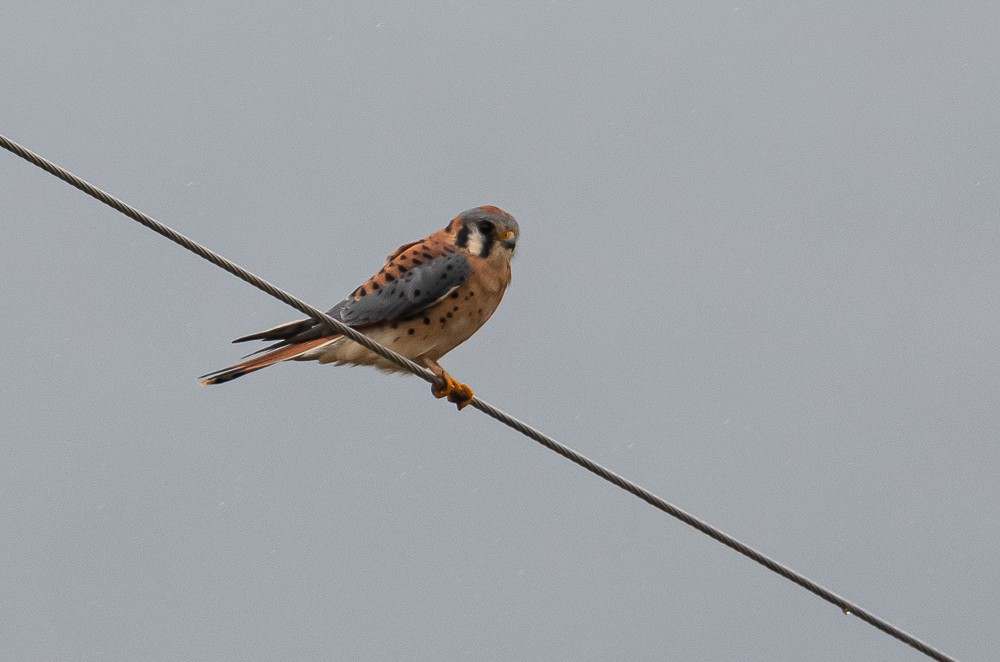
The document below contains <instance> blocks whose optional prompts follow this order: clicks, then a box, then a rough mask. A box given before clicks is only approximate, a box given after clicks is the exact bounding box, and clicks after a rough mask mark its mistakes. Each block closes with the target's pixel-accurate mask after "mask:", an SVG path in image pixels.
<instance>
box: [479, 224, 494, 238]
mask: <svg viewBox="0 0 1000 662" xmlns="http://www.w3.org/2000/svg"><path fill="white" fill-rule="evenodd" d="M494 227H495V226H494V225H493V223H492V222H491V221H480V222H479V231H480V232H481V233H482V234H483V235H484V236H490V235H492V234H493V230H494Z"/></svg>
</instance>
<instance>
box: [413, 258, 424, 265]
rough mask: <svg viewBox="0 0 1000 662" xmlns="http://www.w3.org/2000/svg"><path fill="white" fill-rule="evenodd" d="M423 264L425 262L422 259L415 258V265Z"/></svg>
mask: <svg viewBox="0 0 1000 662" xmlns="http://www.w3.org/2000/svg"><path fill="white" fill-rule="evenodd" d="M421 264H423V261H422V260H418V259H417V258H413V266H415V267H419V266H420V265H421Z"/></svg>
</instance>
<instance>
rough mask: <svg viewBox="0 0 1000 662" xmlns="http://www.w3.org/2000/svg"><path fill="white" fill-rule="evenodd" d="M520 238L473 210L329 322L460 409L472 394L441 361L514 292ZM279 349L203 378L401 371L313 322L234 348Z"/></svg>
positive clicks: (411, 251)
mask: <svg viewBox="0 0 1000 662" xmlns="http://www.w3.org/2000/svg"><path fill="white" fill-rule="evenodd" d="M519 236H520V229H519V228H518V227H517V221H515V220H514V217H513V216H511V215H510V214H508V213H507V212H505V211H504V210H502V209H500V208H499V207H492V206H486V207H476V208H475V209H470V210H468V211H464V212H462V213H461V214H459V215H458V216H456V217H455V218H454V219H453V220H452V221H451V222H450V223H449V224H448V225H447V227H445V228H444V229H443V230H438V231H437V232H434V233H433V234H430V235H428V236H426V237H424V238H423V239H421V240H420V241H415V242H412V243H409V244H403V245H402V246H400V247H399V248H397V249H396V250H395V252H393V253H392V255H390V256H389V257H388V258H387V259H386V261H385V266H383V267H382V269H381V271H379V272H378V273H377V274H375V275H374V276H372V277H371V278H369V279H368V280H367V281H365V282H364V283H363V284H362V285H361V286H360V287H358V288H357V289H356V290H354V292H352V293H351V294H350V295H349V296H348V297H347V298H346V299H344V300H343V301H341V302H340V303H338V304H337V305H336V306H334V307H333V308H331V309H330V310H329V311H328V312H327V314H328V315H330V316H331V317H333V318H334V319H336V320H339V321H341V322H343V323H344V324H346V325H347V326H349V327H351V328H354V329H357V330H358V331H359V332H361V333H363V334H365V335H366V336H368V337H369V338H371V339H372V340H374V341H376V342H378V343H380V344H382V345H385V346H386V347H389V348H391V349H393V350H395V351H396V352H398V353H400V354H402V355H403V356H406V357H407V358H409V359H411V360H412V361H414V362H416V363H419V364H421V365H424V366H426V367H428V368H430V370H431V371H432V372H433V373H434V375H435V376H436V377H437V381H436V382H435V383H434V385H433V386H432V387H431V392H432V393H433V394H434V396H435V397H437V398H444V397H447V398H448V400H450V401H451V402H454V403H455V404H457V405H458V408H459V409H462V408H463V407H465V406H466V405H468V404H469V403H470V402H472V397H473V392H472V389H471V388H469V387H468V386H466V385H465V384H462V383H460V382H458V381H457V380H455V378H453V377H452V376H451V375H449V374H448V373H447V372H445V370H444V368H442V367H441V366H440V364H438V359H440V358H441V357H442V356H444V355H445V354H447V353H448V352H450V351H451V350H452V349H454V348H455V347H458V346H459V345H460V344H462V343H463V342H465V341H466V340H468V338H469V337H470V336H471V335H472V334H473V333H475V332H476V331H478V330H479V327H481V326H482V325H483V324H485V323H486V320H488V319H489V318H490V315H492V314H493V311H495V310H496V309H497V306H499V305H500V299H502V298H503V293H504V291H505V290H506V289H507V286H508V285H509V284H510V262H511V259H512V258H513V257H514V248H515V246H516V245H517V239H518V237H519ZM248 340H267V341H277V342H275V343H274V344H272V345H269V346H267V347H265V348H264V349H261V350H259V351H258V352H255V353H254V354H251V355H250V356H251V357H252V358H247V359H246V360H245V361H242V362H240V363H237V364H236V365H233V366H230V367H228V368H223V369H222V370H217V371H215V372H211V373H209V374H207V375H204V376H202V377H201V378H200V379H201V383H202V384H205V385H208V384H221V383H223V382H228V381H230V380H233V379H236V378H237V377H242V376H243V375H246V374H249V373H251V372H254V371H256V370H260V369H261V368H266V367H267V366H269V365H274V364H275V363H281V362H282V361H289V360H295V361H319V362H320V363H334V364H336V365H344V364H350V365H371V366H375V367H376V368H379V369H380V370H384V371H386V372H403V370H402V369H401V368H400V367H399V366H397V365H395V364H394V363H391V362H389V361H386V360H385V359H383V358H382V357H380V356H378V355H377V354H374V353H372V352H370V351H369V350H367V349H365V348H364V347H362V346H361V345H359V344H357V343H355V342H353V341H351V340H348V339H347V338H345V337H343V336H342V335H340V334H337V333H334V332H331V331H330V330H329V328H328V327H326V326H325V325H323V324H320V323H318V322H316V321H315V320H313V319H304V320H296V321H294V322H288V323H286V324H281V325H279V326H276V327H274V328H272V329H268V330H266V331H261V332H259V333H252V334H250V335H248V336H243V337H242V338H237V339H236V340H234V341H233V342H246V341H248Z"/></svg>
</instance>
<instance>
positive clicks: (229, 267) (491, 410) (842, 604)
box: [0, 135, 957, 662]
mask: <svg viewBox="0 0 1000 662" xmlns="http://www.w3.org/2000/svg"><path fill="white" fill-rule="evenodd" d="M0 146H2V147H3V148H4V149H6V150H8V151H9V152H12V153H14V154H16V155H17V156H19V157H21V158H22V159H24V160H26V161H28V162H29V163H32V164H33V165H35V166H38V167H39V168H41V169H42V170H45V171H46V172H48V173H50V174H52V175H54V176H56V177H58V178H59V179H61V180H63V181H64V182H66V183H67V184H70V185H71V186H73V187H75V188H78V189H79V190H81V191H83V192H84V193H86V194H87V195H89V196H91V197H93V198H96V199H97V200H100V201H101V202H103V203H104V204H106V205H108V206H109V207H111V208H112V209H115V210H117V211H119V212H121V213H122V214H124V215H125V216H128V217H129V218H131V219H133V220H134V221H137V222H139V223H141V224H142V225H144V226H146V227H147V228H149V229H150V230H153V231H154V232H156V233H158V234H160V235H163V236H164V237H166V238H167V239H170V240H171V241H173V242H174V243H176V244H179V245H180V246H183V247H184V248H186V249H187V250H189V251H191V252H192V253H194V254H195V255H198V256H199V257H202V258H204V259H206V260H208V261H209V262H211V263H212V264H214V265H216V266H218V267H220V268H222V269H225V270H226V271H228V272H229V273H231V274H233V275H234V276H236V277H237V278H239V279H241V280H243V281H245V282H247V283H249V284H250V285H253V286H254V287H256V288H257V289H259V290H261V291H263V292H265V293H267V294H269V295H271V296H272V297H274V298H275V299H278V300H279V301H282V302H284V303H286V304H288V305H289V306H291V307H292V308H295V309H296V310H299V311H301V312H302V313H304V314H306V315H308V316H309V317H311V318H313V319H315V320H316V321H318V322H320V323H323V324H326V325H327V326H329V327H330V328H332V329H333V330H335V331H336V332H337V333H341V334H343V335H345V336H347V337H348V338H350V339H351V340H353V341H354V342H356V343H358V344H359V345H362V346H364V347H365V348H367V349H369V350H371V351H373V352H375V353H376V354H378V355H379V356H382V357H383V358H385V359H387V360H389V361H392V362H393V363H395V364H397V365H399V366H401V367H403V368H405V369H406V370H408V371H410V372H412V373H413V374H414V375H417V376H418V377H420V378H422V379H424V380H425V381H427V382H430V383H433V382H434V380H435V377H434V375H433V373H431V371H430V370H427V369H426V368H424V367H422V366H420V365H417V364H416V363H414V362H413V361H411V360H409V359H408V358H406V357H405V356H402V355H400V354H397V353H396V352H394V351H392V350H391V349H389V348H387V347H383V346H382V345H380V344H378V343H376V342H374V341H373V340H371V339H370V338H368V337H367V336H365V335H363V334H361V333H358V332H357V331H355V330H354V329H352V328H351V327H349V326H346V325H344V324H343V323H341V322H338V321H337V320H335V319H333V318H332V317H330V316H329V315H327V314H326V313H324V312H323V311H321V310H319V309H318V308H314V307H313V306H310V305H309V304H307V303H305V302H304V301H302V300H301V299H298V298H296V297H294V296H292V295H291V294H289V293H288V292H285V291H284V290H282V289H280V288H279V287H277V286H275V285H272V284H271V283H269V282H267V281H266V280H264V279H263V278H260V277H259V276H257V275H255V274H253V273H251V272H249V271H247V270H246V269H244V268H243V267H241V266H239V265H238V264H236V263H235V262H232V261H231V260H228V259H226V258H224V257H223V256H221V255H219V254H218V253H216V252H214V251H212V250H210V249H208V248H206V247H204V246H202V245H201V244H199V243H198V242H196V241H194V240H193V239H190V238H188V237H186V236H184V235H182V234H180V233H179V232H176V231H175V230H173V229H171V228H169V227H167V226H166V225H163V224H162V223H160V222H159V221H156V220H155V219H153V218H151V217H150V216H147V215H146V214H144V213H142V212H141V211H139V210H137V209H135V208H134V207H132V206H130V205H128V204H126V203H124V202H122V201H121V200H119V199H118V198H116V197H114V196H113V195H111V194H109V193H107V192H105V191H102V190H101V189H99V188H97V187H96V186H94V185H93V184H90V183H88V182H86V181H84V180H82V179H80V178H79V177H77V176H76V175H74V174H72V173H70V172H69V171H67V170H65V169H64V168H62V167H60V166H58V165H56V164H55V163H52V162H51V161H48V160H46V159H44V158H42V157H41V156H39V155H38V154H35V153H34V152H32V151H31V150H29V149H27V148H25V147H22V146H21V145H19V144H17V143H15V142H14V141H12V140H10V139H9V138H7V137H5V136H3V135H0ZM470 404H471V406H473V407H475V408H476V409H478V410H479V411H481V412H483V413H484V414H486V415H487V416H490V417H491V418H493V419H495V420H497V421H499V422H501V423H503V424H504V425H506V426H508V427H510V428H512V429H514V430H516V431H517V432H520V433H521V434H523V435H524V436H526V437H528V438H530V439H532V440H534V441H536V442H538V443H539V444H541V445H543V446H545V447H546V448H548V449H549V450H551V451H554V452H556V453H558V454H559V455H562V456H563V457H565V458H566V459H568V460H570V461H572V462H574V463H576V464H578V465H579V466H581V467H583V468H584V469H586V470H587V471H590V472H591V473H593V474H596V475H597V476H600V477H601V478H603V479H604V480H606V481H608V482H609V483H611V484H613V485H615V486H617V487H619V488H621V489H623V490H625V491H626V492H629V493H630V494H632V495H634V496H637V497H639V498H640V499H642V500H643V501H645V502H646V503H648V504H650V505H651V506H653V507H654V508H657V509H659V510H661V511H663V512H664V513H666V514H668V515H670V516H671V517H675V518H677V519H679V520H680V521H682V522H684V523H685V524H687V525H688V526H691V527H693V528H695V529H697V530H698V531H701V532H702V533H704V534H705V535H707V536H709V537H710V538H712V539H714V540H716V541H718V542H720V543H722V544H723V545H726V546H727V547H730V548H731V549H734V550H736V551H737V552H739V553H740V554H742V555H743V556H746V557H747V558H749V559H751V560H753V561H755V562H757V563H759V564H760V565H762V566H764V567H765V568H767V569H768V570H771V571H772V572H774V573H777V574H779V575H781V576H782V577H784V578H786V579H788V580H789V581H792V582H794V583H796V584H798V585H799V586H801V587H802V588H804V589H806V590H807V591H810V592H811V593H814V594H816V595H817V596H819V597H820V598H822V599H823V600H826V601H827V602H829V603H831V604H834V605H836V606H837V607H838V608H840V610H841V611H842V612H843V613H845V614H849V615H852V616H857V617H858V618H860V619H861V620H863V621H865V622H866V623H868V624H870V625H872V626H873V627H875V628H878V629H879V630H881V631H882V632H885V633H886V634H888V635H889V636H891V637H894V638H896V639H898V640H899V641H902V642H903V643H905V644H907V645H908V646H911V647H912V648H914V649H915V650H918V651H920V652H921V653H923V654H924V655H926V656H927V657H930V658H932V659H934V660H939V661H940V662H957V661H956V660H955V658H953V657H950V656H948V655H946V654H945V653H943V652H941V651H939V650H938V649H936V648H934V647H932V646H931V645H930V644H928V643H926V642H924V641H922V640H921V639H918V638H917V637H915V636H913V635H912V634H910V633H908V632H906V631H904V630H902V629H901V628H898V627H896V626H895V625H893V624H891V623H889V622H888V621H886V620H885V619H882V618H880V617H878V616H876V615H875V614H873V613H871V612H869V611H867V610H865V609H862V608H861V607H859V606H858V605H856V604H854V603H852V602H850V601H848V600H847V599H845V598H843V597H841V596H840V595H838V594H836V593H834V592H833V591H831V590H829V589H827V588H825V587H824V586H822V585H820V584H817V583H816V582H814V581H812V580H811V579H809V578H808V577H806V576H805V575H802V574H800V573H798V572H796V571H795V570H792V569H791V568H789V567H787V566H785V565H783V564H781V563H779V562H778V561H775V560H774V559H772V558H770V557H769V556H767V555H765V554H763V553H761V552H759V551H757V550H756V549H754V548H752V547H750V546H749V545H747V544H745V543H743V542H740V541H739V540H737V539H736V538H734V537H732V536H730V535H729V534H727V533H725V532H723V531H721V530H719V529H717V528H715V527H713V526H711V525H710V524H708V523H707V522H704V521H702V520H700V519H698V518H697V517H695V516H694V515H691V514H690V513H688V512H686V511H684V510H682V509H680V508H678V507H677V506H675V505H673V504H671V503H669V502H667V501H665V500H664V499H662V498H660V497H658V496H656V495H655V494H653V493H652V492H650V491H649V490H647V489H645V488H644V487H641V486H640V485H637V484H636V483H633V482H632V481H630V480H628V479H627V478H624V477H623V476H620V475H618V474H616V473H615V472H613V471H611V470H610V469H608V468H606V467H604V466H602V465H600V464H598V463H597V462H595V461H593V460H591V459H590V458H588V457H586V456H584V455H581V454H580V453H578V452H576V451H575V450H573V449H572V448H569V447H568V446H565V445H564V444H562V443H560V442H558V441H556V440H555V439H553V438H552V437H550V436H548V435H546V434H544V433H542V432H539V431H538V430H536V429H535V428H533V427H531V426H530V425H527V424H526V423H524V422H522V421H520V420H518V419H516V418H514V417H513V416H511V415H510V414H507V413H506V412H504V411H501V410H500V409H497V408H496V407H494V406H493V405H491V404H489V403H487V402H484V401H482V400H480V399H479V398H473V400H472V402H471V403H470Z"/></svg>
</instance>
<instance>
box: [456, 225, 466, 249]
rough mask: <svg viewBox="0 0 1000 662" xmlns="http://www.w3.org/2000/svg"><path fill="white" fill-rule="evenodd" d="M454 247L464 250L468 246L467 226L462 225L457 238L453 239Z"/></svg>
mask: <svg viewBox="0 0 1000 662" xmlns="http://www.w3.org/2000/svg"><path fill="white" fill-rule="evenodd" d="M455 245H456V246H458V247H459V248H465V247H466V246H468V245H469V226H468V225H463V226H462V229H461V230H459V231H458V236H457V237H455Z"/></svg>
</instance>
